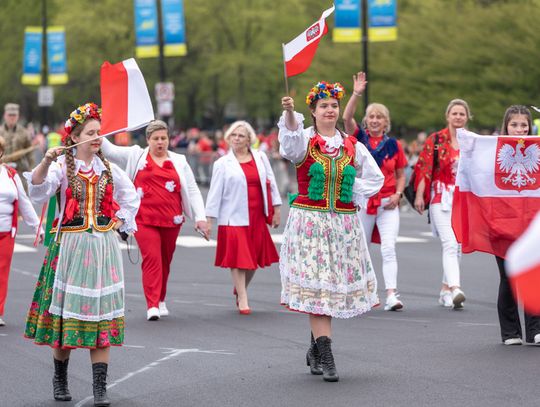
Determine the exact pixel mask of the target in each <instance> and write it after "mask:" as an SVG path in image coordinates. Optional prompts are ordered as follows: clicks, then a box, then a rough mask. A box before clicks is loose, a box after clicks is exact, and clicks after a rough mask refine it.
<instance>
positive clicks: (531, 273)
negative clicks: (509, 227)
mask: <svg viewBox="0 0 540 407" xmlns="http://www.w3.org/2000/svg"><path fill="white" fill-rule="evenodd" d="M539 241H540V214H539V215H536V217H535V218H534V220H533V222H532V224H531V225H530V226H529V228H528V229H527V230H526V231H525V233H524V234H523V235H522V236H521V237H520V238H519V239H518V240H517V241H516V242H515V243H514V244H513V245H512V246H510V249H508V256H507V261H506V273H507V275H508V280H509V281H510V284H511V285H512V288H513V289H514V292H515V293H516V294H517V297H518V298H519V299H520V300H521V301H522V302H523V307H524V308H525V310H526V311H527V312H528V313H529V314H531V315H540V293H539V292H538V289H539V288H540V250H538V242H539Z"/></svg>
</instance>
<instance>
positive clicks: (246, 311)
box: [238, 308, 251, 315]
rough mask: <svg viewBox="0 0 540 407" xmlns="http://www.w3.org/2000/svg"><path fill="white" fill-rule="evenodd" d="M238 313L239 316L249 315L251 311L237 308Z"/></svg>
mask: <svg viewBox="0 0 540 407" xmlns="http://www.w3.org/2000/svg"><path fill="white" fill-rule="evenodd" d="M238 312H239V313H240V315H249V314H251V309H250V308H246V309H240V308H238Z"/></svg>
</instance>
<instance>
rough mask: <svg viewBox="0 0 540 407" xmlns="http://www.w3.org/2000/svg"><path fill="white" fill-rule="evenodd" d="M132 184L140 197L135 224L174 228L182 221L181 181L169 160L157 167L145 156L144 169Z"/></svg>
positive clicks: (149, 156)
mask: <svg viewBox="0 0 540 407" xmlns="http://www.w3.org/2000/svg"><path fill="white" fill-rule="evenodd" d="M134 184H135V188H137V193H138V194H139V196H140V197H141V206H140V207H139V212H138V213H137V217H136V221H137V223H140V224H142V225H149V226H159V227H175V226H177V225H180V224H182V223H183V222H184V217H183V216H182V196H181V195H180V178H179V177H178V173H177V172H176V169H175V168H174V165H173V163H172V162H171V161H170V160H166V161H165V162H164V163H163V167H160V166H159V165H157V164H156V163H155V162H154V160H152V156H151V155H150V154H148V156H147V158H146V167H144V168H143V169H142V170H140V171H139V172H138V173H137V176H136V177H135V182H134Z"/></svg>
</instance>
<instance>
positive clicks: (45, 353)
mask: <svg viewBox="0 0 540 407" xmlns="http://www.w3.org/2000/svg"><path fill="white" fill-rule="evenodd" d="M191 229H192V227H190V225H187V226H186V227H185V230H183V231H182V236H186V238H183V239H180V240H179V242H178V243H179V247H178V248H177V251H176V256H175V258H174V264H173V268H172V269H173V271H172V275H171V279H170V284H169V294H168V299H167V303H168V304H169V309H170V311H171V313H172V315H171V316H170V317H168V318H164V319H162V320H160V321H158V322H147V321H146V320H145V314H146V310H145V302H144V298H143V296H142V288H141V284H140V269H139V266H138V265H132V264H130V263H129V261H128V260H127V256H125V264H126V303H127V329H126V346H124V347H122V348H115V349H113V350H112V361H111V365H110V370H109V385H110V390H109V394H110V397H111V399H112V400H113V402H114V406H220V407H225V406H234V407H240V406H280V407H282V406H320V405H328V406H330V405H332V406H346V405H347V406H385V407H388V406H490V407H495V406H540V390H539V385H538V377H539V373H540V348H538V347H534V346H517V347H505V346H503V345H501V343H500V336H499V328H498V323H497V315H496V308H495V299H496V292H497V285H498V274H497V269H496V266H495V261H494V259H493V258H492V257H491V256H488V255H483V254H474V255H466V256H464V258H463V261H462V270H463V273H462V283H463V289H464V291H465V293H466V294H467V302H466V304H465V309H464V310H463V311H452V310H448V309H444V308H442V307H440V306H438V305H437V302H436V301H437V295H438V291H439V284H440V280H441V274H442V272H441V255H440V251H441V249H440V245H439V244H438V242H437V241H435V240H434V239H433V238H432V237H430V234H429V228H428V225H427V224H426V221H425V218H423V217H420V216H417V215H413V214H411V213H406V214H404V215H403V216H402V226H401V233H400V236H401V237H400V242H401V243H400V244H399V245H398V260H399V266H400V274H399V287H400V292H401V298H402V299H403V301H404V303H405V309H404V311H403V312H399V313H392V312H385V311H383V310H382V307H381V308H378V309H375V310H373V311H371V312H370V313H368V314H367V315H365V316H363V317H360V318H355V319H352V320H346V321H341V320H338V321H335V323H334V354H335V358H336V363H337V366H338V371H339V373H340V378H341V380H340V382H339V383H335V384H334V383H324V382H323V381H322V379H321V378H320V377H316V376H311V375H310V374H309V373H308V369H307V367H306V366H305V351H306V347H307V344H308V341H309V327H308V321H307V318H306V317H305V316H304V315H300V314H296V313H292V312H288V311H285V310H284V309H283V308H282V307H281V306H280V305H279V292H280V282H279V270H278V267H277V266H274V267H271V268H269V269H265V270H261V271H259V272H258V273H257V275H256V277H255V280H254V282H253V286H252V288H250V305H251V307H252V309H253V310H254V313H253V314H252V315H250V316H241V315H239V314H238V313H237V312H236V310H235V306H234V298H233V296H232V293H231V291H232V288H231V282H230V277H229V273H228V272H227V271H225V270H218V269H215V268H214V267H213V266H212V264H213V256H214V248H213V247H200V246H201V245H200V243H202V240H201V239H200V238H198V237H196V236H195V233H193V232H192V230H191ZM280 230H281V229H280ZM27 233H28V231H25V230H24V228H23V230H22V231H21V233H20V236H19V238H18V239H17V243H18V244H19V245H18V247H17V252H16V254H15V257H14V261H13V270H12V274H11V279H10V290H9V296H8V302H7V309H6V316H5V319H6V321H7V323H8V325H7V326H6V327H3V328H0V405H1V406H59V405H62V406H82V405H86V406H88V405H92V403H91V401H92V398H91V394H92V386H91V367H90V363H89V356H88V352H87V351H84V350H79V351H76V352H74V353H73V354H72V358H71V362H70V371H69V378H70V389H71V393H72V395H73V396H74V400H73V402H71V403H57V402H54V400H52V388H51V387H52V386H51V377H52V356H51V351H50V350H49V349H48V348H43V347H38V346H35V345H33V344H32V343H31V342H30V341H28V340H24V339H23V338H22V332H23V329H24V316H25V313H26V310H27V307H28V305H29V303H30V300H31V297H32V292H33V286H34V283H35V279H36V277H37V273H38V268H39V265H40V264H41V262H42V260H43V254H44V253H43V250H42V249H39V250H36V251H32V248H31V238H30V236H29V235H27ZM188 235H189V236H191V237H187V236H188ZM276 240H278V241H279V230H278V231H277V236H276ZM203 246H204V245H203ZM124 253H126V252H125V251H124ZM373 258H374V262H375V265H376V267H377V270H378V271H380V254H379V253H378V246H377V247H375V252H374V254H373ZM378 277H379V281H380V282H381V283H380V286H381V287H382V276H381V274H380V272H378ZM380 291H381V294H382V290H380Z"/></svg>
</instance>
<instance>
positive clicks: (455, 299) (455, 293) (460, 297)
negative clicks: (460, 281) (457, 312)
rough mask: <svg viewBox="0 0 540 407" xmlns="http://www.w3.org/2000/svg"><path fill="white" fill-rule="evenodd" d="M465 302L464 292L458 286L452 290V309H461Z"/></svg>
mask: <svg viewBox="0 0 540 407" xmlns="http://www.w3.org/2000/svg"><path fill="white" fill-rule="evenodd" d="M464 302H465V293H464V292H463V291H461V289H459V288H455V289H454V290H452V304H453V306H454V309H462V308H463V303H464Z"/></svg>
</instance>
